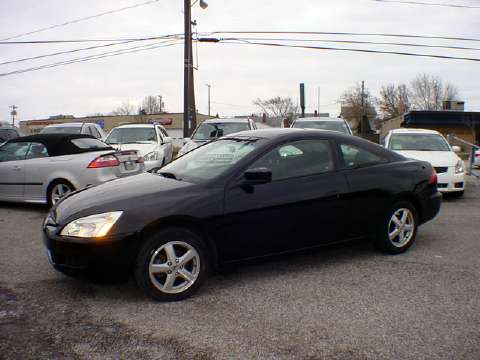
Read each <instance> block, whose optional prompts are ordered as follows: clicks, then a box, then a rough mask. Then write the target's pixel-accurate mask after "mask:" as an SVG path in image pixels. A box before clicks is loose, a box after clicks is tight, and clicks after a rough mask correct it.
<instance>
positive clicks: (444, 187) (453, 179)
mask: <svg viewBox="0 0 480 360" xmlns="http://www.w3.org/2000/svg"><path fill="white" fill-rule="evenodd" d="M437 177H438V184H437V188H438V191H440V192H442V193H447V192H456V191H464V190H465V173H460V174H455V168H453V167H451V168H448V171H447V172H446V173H441V174H437Z"/></svg>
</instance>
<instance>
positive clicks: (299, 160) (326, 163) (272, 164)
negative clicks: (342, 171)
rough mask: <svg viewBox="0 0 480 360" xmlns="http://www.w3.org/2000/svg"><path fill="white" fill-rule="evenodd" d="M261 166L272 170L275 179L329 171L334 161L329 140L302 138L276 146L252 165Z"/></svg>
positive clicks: (254, 166)
mask: <svg viewBox="0 0 480 360" xmlns="http://www.w3.org/2000/svg"><path fill="white" fill-rule="evenodd" d="M259 167H265V168H268V169H270V170H272V179H273V180H274V181H275V180H284V179H289V178H296V177H301V176H308V175H314V174H322V173H325V172H329V171H332V170H333V169H334V163H333V156H332V152H331V149H330V143H329V142H328V141H327V140H301V141H294V142H290V143H286V144H283V145H280V146H278V147H276V148H275V149H273V150H271V151H270V152H268V153H267V154H266V155H264V156H263V157H261V158H260V159H259V160H257V161H256V162H255V163H254V164H253V165H252V166H250V168H252V169H253V168H259Z"/></svg>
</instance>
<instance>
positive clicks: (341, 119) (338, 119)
mask: <svg viewBox="0 0 480 360" xmlns="http://www.w3.org/2000/svg"><path fill="white" fill-rule="evenodd" d="M295 121H337V122H345V119H343V118H332V117H318V116H317V117H306V118H298V119H296V120H295Z"/></svg>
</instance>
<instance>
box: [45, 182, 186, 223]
mask: <svg viewBox="0 0 480 360" xmlns="http://www.w3.org/2000/svg"><path fill="white" fill-rule="evenodd" d="M192 186H194V185H193V184H191V183H187V182H183V181H178V180H174V179H167V178H164V177H162V176H160V175H154V174H150V173H143V174H139V175H134V176H129V177H125V178H120V179H116V180H112V181H109V182H106V183H104V184H101V185H98V186H94V187H90V188H85V189H83V190H80V191H76V192H74V193H72V195H70V196H68V197H66V198H65V199H64V200H62V201H60V202H59V203H58V205H57V206H56V207H55V208H54V211H55V222H56V223H57V224H63V223H65V221H71V220H72V219H76V218H79V217H83V216H89V215H93V214H101V213H104V212H110V211H119V210H122V211H131V212H135V211H137V210H138V208H139V207H140V208H143V209H147V208H148V209H155V211H161V209H159V207H161V205H163V204H165V205H166V206H168V204H169V203H170V202H171V201H170V200H172V201H174V200H175V199H176V198H177V197H178V195H179V194H185V193H188V191H185V188H187V187H192ZM159 199H160V201H159ZM151 203H154V205H153V206H150V204H151ZM149 211H150V210H149Z"/></svg>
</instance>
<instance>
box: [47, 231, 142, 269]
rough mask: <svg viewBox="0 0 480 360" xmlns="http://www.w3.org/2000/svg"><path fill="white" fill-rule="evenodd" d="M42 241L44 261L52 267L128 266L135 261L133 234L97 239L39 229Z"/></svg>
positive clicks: (134, 235)
mask: <svg viewBox="0 0 480 360" xmlns="http://www.w3.org/2000/svg"><path fill="white" fill-rule="evenodd" d="M43 241H44V244H45V246H46V248H47V255H48V260H49V261H50V263H51V264H52V265H53V266H54V267H61V268H67V269H76V270H80V269H88V268H93V267H106V268H107V267H108V268H110V269H112V268H119V269H125V268H129V267H130V266H131V265H132V264H133V261H134V260H135V254H136V251H135V250H136V246H137V244H138V242H137V235H136V234H126V235H121V236H114V237H106V238H103V239H101V240H99V239H82V240H81V242H80V241H79V240H78V239H76V240H75V242H71V241H69V240H68V239H66V238H63V237H60V236H55V235H52V234H51V233H49V232H48V231H46V230H45V231H44V232H43Z"/></svg>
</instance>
